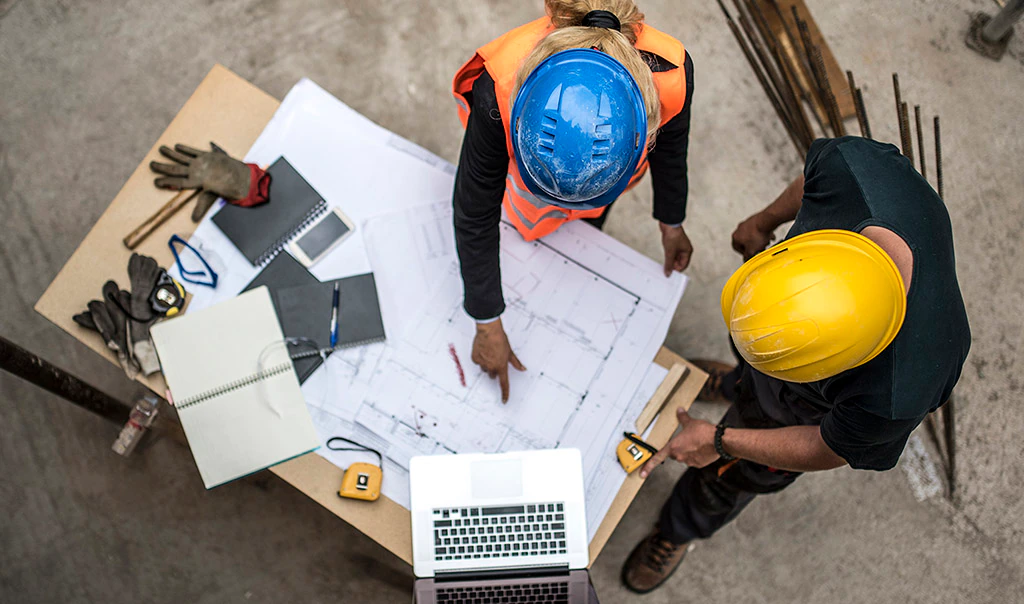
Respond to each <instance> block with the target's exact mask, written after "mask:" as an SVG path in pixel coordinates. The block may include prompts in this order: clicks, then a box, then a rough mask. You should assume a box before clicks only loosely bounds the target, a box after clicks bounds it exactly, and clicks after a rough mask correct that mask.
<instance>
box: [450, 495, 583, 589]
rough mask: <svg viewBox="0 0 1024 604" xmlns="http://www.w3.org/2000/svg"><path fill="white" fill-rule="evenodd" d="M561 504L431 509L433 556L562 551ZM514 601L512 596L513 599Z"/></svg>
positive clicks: (508, 555)
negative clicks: (432, 512)
mask: <svg viewBox="0 0 1024 604" xmlns="http://www.w3.org/2000/svg"><path fill="white" fill-rule="evenodd" d="M564 507H565V506H564V504H562V503H561V502H556V503H537V504H530V505H511V506H499V507H471V508H437V509H435V510H434V514H433V520H434V560H435V561H442V560H469V559H477V558H481V559H482V558H515V557H519V556H538V555H545V554H564V553H566V546H565V514H564V513H563V512H564ZM513 601H514V600H513Z"/></svg>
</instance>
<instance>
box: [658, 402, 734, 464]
mask: <svg viewBox="0 0 1024 604" xmlns="http://www.w3.org/2000/svg"><path fill="white" fill-rule="evenodd" d="M676 419H678V420H679V425H680V426H681V427H682V430H680V431H679V434H676V435H675V436H674V437H672V440H670V441H668V444H667V445H665V446H664V447H662V449H661V450H660V451H658V452H657V454H655V455H654V457H652V458H651V459H650V460H649V461H648V462H647V463H646V464H645V465H644V467H643V469H642V470H640V478H647V475H648V474H650V473H651V471H653V470H654V468H657V467H658V466H660V465H661V464H662V463H663V462H664V461H665V460H666V459H667V458H669V457H671V458H672V459H674V460H676V461H681V462H683V463H685V464H686V465H688V466H690V467H693V468H703V467H704V466H706V465H708V464H709V463H712V462H714V461H715V460H716V459H718V453H717V452H716V451H715V425H714V424H712V423H710V422H706V421H704V420H701V419H693V418H692V417H690V414H689V413H687V412H686V410H685V409H683V408H682V407H680V408H679V409H677V410H676Z"/></svg>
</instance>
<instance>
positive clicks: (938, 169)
mask: <svg viewBox="0 0 1024 604" xmlns="http://www.w3.org/2000/svg"><path fill="white" fill-rule="evenodd" d="M935 180H936V184H937V186H938V188H939V199H941V200H942V201H946V192H945V191H944V190H943V187H942V133H941V131H940V129H939V116H937V115H936V116H935Z"/></svg>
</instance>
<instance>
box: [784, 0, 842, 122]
mask: <svg viewBox="0 0 1024 604" xmlns="http://www.w3.org/2000/svg"><path fill="white" fill-rule="evenodd" d="M791 8H792V9H793V19H795V20H796V30H797V32H798V33H799V34H800V48H801V49H803V54H804V56H806V57H807V59H808V62H809V65H810V71H809V72H808V73H810V77H811V82H810V83H811V97H812V98H813V99H814V102H815V104H816V105H818V106H819V107H820V108H821V112H822V115H823V117H824V119H825V121H826V122H828V124H829V127H832V128H833V130H834V126H835V124H833V123H832V116H831V114H830V113H829V110H828V104H827V103H825V96H824V93H823V90H822V83H821V73H820V72H819V71H818V65H817V63H815V62H814V44H813V43H812V42H811V33H810V30H809V29H808V27H807V23H805V22H804V21H803V20H802V19H800V17H799V13H797V10H796V7H795V6H793V7H791ZM825 136H828V130H827V129H826V130H825Z"/></svg>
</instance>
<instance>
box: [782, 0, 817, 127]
mask: <svg viewBox="0 0 1024 604" xmlns="http://www.w3.org/2000/svg"><path fill="white" fill-rule="evenodd" d="M773 6H775V8H776V11H778V4H777V3H775V2H773ZM789 8H790V10H791V11H792V14H793V23H794V24H795V25H796V29H797V33H798V34H799V36H794V35H793V33H792V32H791V31H790V29H789V25H788V24H787V23H786V20H785V19H784V18H783V17H782V12H781V11H778V12H779V18H780V19H781V20H782V24H783V26H784V27H785V28H786V33H787V35H788V36H789V37H790V39H791V40H792V41H793V54H795V55H797V57H798V58H799V59H800V62H801V63H802V64H803V66H804V75H805V79H806V80H807V81H806V84H807V102H808V103H809V104H810V105H811V109H812V110H813V111H812V113H814V118H815V119H816V120H817V121H818V126H820V127H821V132H822V134H823V135H824V136H826V137H827V136H828V128H827V127H826V125H825V123H826V122H828V121H829V120H828V111H827V110H826V108H825V103H824V102H823V101H822V99H821V96H820V95H821V86H820V82H819V81H818V78H817V76H816V75H815V73H814V71H815V70H814V61H813V59H812V58H811V54H810V45H811V34H810V30H809V29H808V27H807V23H805V22H804V21H803V19H801V18H800V13H799V11H797V9H796V6H795V5H794V6H790V7H789ZM801 51H802V52H801Z"/></svg>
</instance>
